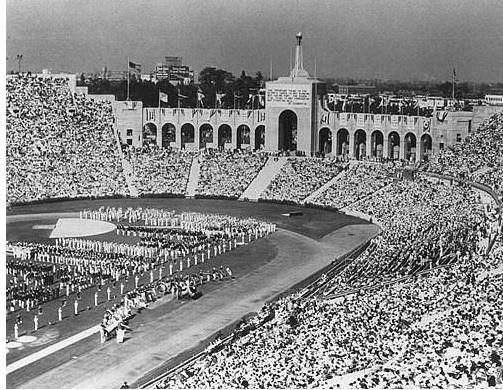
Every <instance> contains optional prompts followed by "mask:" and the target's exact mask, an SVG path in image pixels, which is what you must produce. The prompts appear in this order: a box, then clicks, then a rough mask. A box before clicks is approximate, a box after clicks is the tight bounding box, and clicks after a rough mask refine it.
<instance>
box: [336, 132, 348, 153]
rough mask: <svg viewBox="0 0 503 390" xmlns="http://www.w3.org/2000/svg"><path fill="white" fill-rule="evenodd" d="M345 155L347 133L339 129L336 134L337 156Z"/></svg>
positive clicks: (346, 150) (346, 151)
mask: <svg viewBox="0 0 503 390" xmlns="http://www.w3.org/2000/svg"><path fill="white" fill-rule="evenodd" d="M347 154H349V132H348V131H347V130H346V129H340V130H339V131H338V132H337V155H338V156H345V155H347Z"/></svg>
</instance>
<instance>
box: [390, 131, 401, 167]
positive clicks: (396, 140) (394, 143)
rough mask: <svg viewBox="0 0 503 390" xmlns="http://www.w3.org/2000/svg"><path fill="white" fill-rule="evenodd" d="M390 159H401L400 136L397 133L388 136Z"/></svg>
mask: <svg viewBox="0 0 503 390" xmlns="http://www.w3.org/2000/svg"><path fill="white" fill-rule="evenodd" d="M388 157H389V158H391V159H393V160H398V159H400V135H399V134H398V133H397V132H396V131H392V132H391V133H389V135H388Z"/></svg>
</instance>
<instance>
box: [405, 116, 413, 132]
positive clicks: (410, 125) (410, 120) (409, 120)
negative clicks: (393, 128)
mask: <svg viewBox="0 0 503 390" xmlns="http://www.w3.org/2000/svg"><path fill="white" fill-rule="evenodd" d="M406 120H407V130H412V131H413V130H414V118H413V117H412V116H409V117H406Z"/></svg>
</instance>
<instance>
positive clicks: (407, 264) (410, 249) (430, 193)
mask: <svg viewBox="0 0 503 390" xmlns="http://www.w3.org/2000/svg"><path fill="white" fill-rule="evenodd" d="M350 209H352V210H357V211H360V212H363V213H364V214H367V215H370V216H372V217H373V218H375V219H377V220H378V221H379V222H380V223H381V225H382V227H383V231H382V233H381V234H380V235H379V236H377V237H376V238H374V239H373V240H372V241H371V244H370V246H369V248H367V249H366V250H365V252H364V253H362V254H361V255H360V256H358V258H357V259H355V260H354V261H353V262H352V263H350V264H349V265H348V266H347V267H346V268H345V270H344V271H343V272H342V273H340V274H339V275H338V276H337V277H335V278H334V279H333V280H332V281H331V283H330V289H331V291H330V292H331V293H334V292H338V291H340V290H344V289H348V288H355V287H356V288H359V287H363V286H369V285H374V284H379V283H383V282H387V281H389V280H393V279H395V278H397V277H402V276H407V275H410V274H415V273H417V272H420V271H423V270H427V269H431V268H433V267H436V266H438V265H442V264H446V263H449V262H453V261H457V260H459V258H460V257H461V256H464V255H465V254H466V253H470V252H472V251H477V252H478V251H480V250H482V248H481V245H482V243H486V244H487V240H485V238H486V237H487V234H488V231H487V229H488V225H487V222H486V218H485V212H484V209H483V208H482V206H481V205H480V204H479V203H478V198H477V196H476V194H475V193H474V192H473V191H472V190H471V188H470V187H466V186H463V187H461V186H449V185H445V184H441V183H430V182H428V181H426V180H421V179H417V180H415V181H408V180H403V181H396V182H393V183H392V184H390V185H389V186H388V187H387V188H386V191H382V192H379V193H375V194H373V195H372V196H371V197H370V198H367V199H365V200H362V201H360V202H357V203H355V204H353V205H351V206H350ZM486 249H487V248H486Z"/></svg>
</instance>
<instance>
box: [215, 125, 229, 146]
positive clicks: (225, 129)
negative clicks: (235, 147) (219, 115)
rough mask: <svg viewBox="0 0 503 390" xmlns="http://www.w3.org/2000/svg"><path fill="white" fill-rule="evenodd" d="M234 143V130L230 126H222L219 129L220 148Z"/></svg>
mask: <svg viewBox="0 0 503 390" xmlns="http://www.w3.org/2000/svg"><path fill="white" fill-rule="evenodd" d="M231 142H232V129H231V127H230V126H229V125H228V124H225V123H224V124H223V125H220V127H219V128H218V147H222V148H224V147H225V144H226V143H231Z"/></svg>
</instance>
